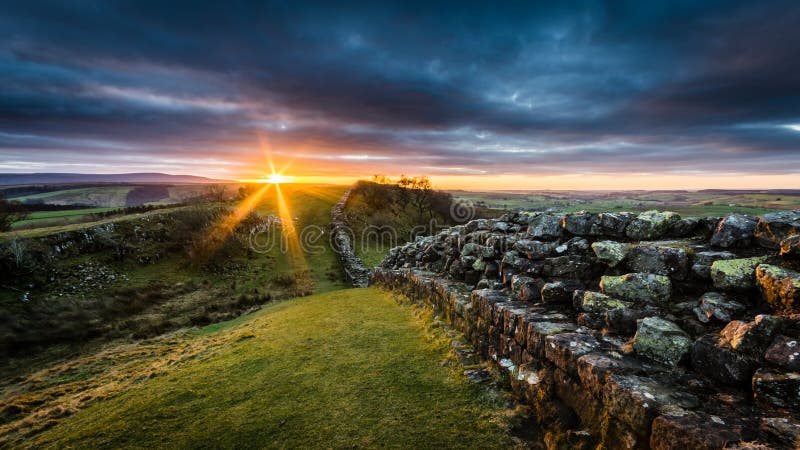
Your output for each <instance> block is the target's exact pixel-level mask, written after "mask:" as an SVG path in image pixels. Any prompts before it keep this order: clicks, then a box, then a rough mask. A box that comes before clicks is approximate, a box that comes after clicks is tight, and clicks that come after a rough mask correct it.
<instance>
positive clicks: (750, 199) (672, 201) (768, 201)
mask: <svg viewBox="0 0 800 450" xmlns="http://www.w3.org/2000/svg"><path fill="white" fill-rule="evenodd" d="M451 193H452V194H453V196H454V197H455V198H457V199H460V200H464V201H468V202H472V203H474V204H476V205H480V206H485V207H488V208H492V209H500V210H527V211H542V210H554V211H562V212H577V211H582V210H585V211H590V212H601V211H645V210H648V209H659V210H669V211H675V212H677V213H680V214H683V215H686V216H722V215H725V214H728V213H731V212H737V213H742V214H753V215H757V214H763V213H766V212H769V211H772V210H777V209H800V191H764V192H758V191H697V192H689V191H624V192H601V191H532V192H519V191H508V192H468V191H451Z"/></svg>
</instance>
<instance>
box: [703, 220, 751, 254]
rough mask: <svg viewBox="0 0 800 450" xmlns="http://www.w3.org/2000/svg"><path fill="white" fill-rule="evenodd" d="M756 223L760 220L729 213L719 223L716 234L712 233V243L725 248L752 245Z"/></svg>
mask: <svg viewBox="0 0 800 450" xmlns="http://www.w3.org/2000/svg"><path fill="white" fill-rule="evenodd" d="M756 223H758V221H757V220H756V219H755V218H753V217H750V216H745V215H743V214H728V215H727V216H725V218H724V219H722V220H720V221H719V224H717V228H716V229H715V230H714V234H713V235H711V245H713V246H716V247H724V248H727V247H735V246H747V245H750V243H752V241H753V233H754V231H755V229H756Z"/></svg>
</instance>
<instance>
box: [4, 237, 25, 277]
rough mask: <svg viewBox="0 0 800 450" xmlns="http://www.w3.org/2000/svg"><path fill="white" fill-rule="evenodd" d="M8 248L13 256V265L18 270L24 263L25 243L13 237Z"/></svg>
mask: <svg viewBox="0 0 800 450" xmlns="http://www.w3.org/2000/svg"><path fill="white" fill-rule="evenodd" d="M8 248H9V249H10V250H11V254H12V255H14V264H16V265H17V269H19V268H20V267H22V265H23V263H24V262H25V256H26V253H25V251H26V250H27V247H26V246H25V242H23V241H22V239H20V238H18V237H14V239H12V240H11V242H10V243H9V244H8Z"/></svg>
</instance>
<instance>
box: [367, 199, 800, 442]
mask: <svg viewBox="0 0 800 450" xmlns="http://www.w3.org/2000/svg"><path fill="white" fill-rule="evenodd" d="M797 236H800V211H786V212H778V213H772V214H766V215H764V216H761V217H749V216H743V215H737V214H732V215H729V216H727V217H724V218H682V217H680V216H679V215H678V214H676V213H671V212H660V211H648V212H644V213H640V214H636V213H624V212H623V213H600V214H593V213H585V212H581V213H574V214H554V213H513V214H508V215H505V216H503V217H501V218H499V219H496V220H474V221H471V222H469V223H467V224H466V225H462V226H457V227H453V228H449V229H446V230H444V231H442V232H440V233H438V234H437V235H434V236H429V237H424V238H419V239H417V240H416V241H415V242H412V243H408V244H406V245H404V246H401V247H398V248H395V249H392V250H391V252H390V254H389V256H388V257H387V258H386V259H385V260H384V261H383V263H382V264H381V267H379V268H378V269H376V271H375V274H374V276H373V280H374V282H376V283H378V284H381V285H383V286H385V287H387V288H390V289H394V290H398V291H402V292H403V293H405V294H406V295H407V296H408V297H410V298H412V299H414V300H416V301H418V302H420V303H425V304H428V305H430V306H432V307H433V308H434V309H435V310H436V311H437V312H438V313H440V314H442V315H443V316H444V317H446V319H447V320H448V321H449V322H450V323H452V324H453V325H454V326H455V327H457V328H459V329H460V330H461V331H462V332H464V333H465V335H467V336H468V337H469V338H470V340H471V342H472V343H473V345H475V346H476V348H478V349H479V350H480V352H481V354H482V355H483V357H484V358H486V359H490V360H493V361H495V362H497V365H498V367H499V368H501V370H502V371H503V372H504V373H505V374H506V375H507V376H508V378H509V381H510V383H511V386H512V388H513V389H514V391H515V392H516V393H517V394H518V395H519V396H520V397H521V398H522V399H524V400H525V401H526V402H527V403H528V404H530V405H531V407H532V408H533V410H534V412H535V416H536V418H537V420H539V421H540V422H541V423H542V425H544V426H546V427H548V428H550V429H551V430H559V431H563V433H562V434H560V435H561V436H564V439H565V440H568V441H564V442H562V444H563V445H567V444H568V445H569V446H580V445H585V446H587V447H586V448H590V447H588V446H593V445H597V444H601V445H602V446H604V447H606V448H655V449H671V448H682V449H687V448H692V449H695V448H700V449H704V448H708V449H711V448H724V447H728V448H746V445H745V444H744V442H756V443H761V444H764V445H767V446H769V447H770V448H798V447H799V446H800V353H799V352H800V315H799V314H798V312H799V310H800V273H798V272H797V269H798V266H800V262H798V259H797V258H798V254H800V251H798V247H797V246H798V238H797ZM551 434H552V433H551ZM576 437H579V438H580V439H579V440H580V441H581V442H580V443H576V441H575V439H577V438H576ZM554 445H555V444H554Z"/></svg>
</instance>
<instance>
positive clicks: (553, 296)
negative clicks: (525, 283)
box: [541, 280, 584, 303]
mask: <svg viewBox="0 0 800 450" xmlns="http://www.w3.org/2000/svg"><path fill="white" fill-rule="evenodd" d="M583 287H584V286H583V283H582V282H580V281H579V280H562V281H553V282H550V283H545V284H544V286H542V292H541V297H542V301H543V302H544V303H569V302H571V301H572V295H573V293H574V292H575V291H577V290H580V289H583Z"/></svg>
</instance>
